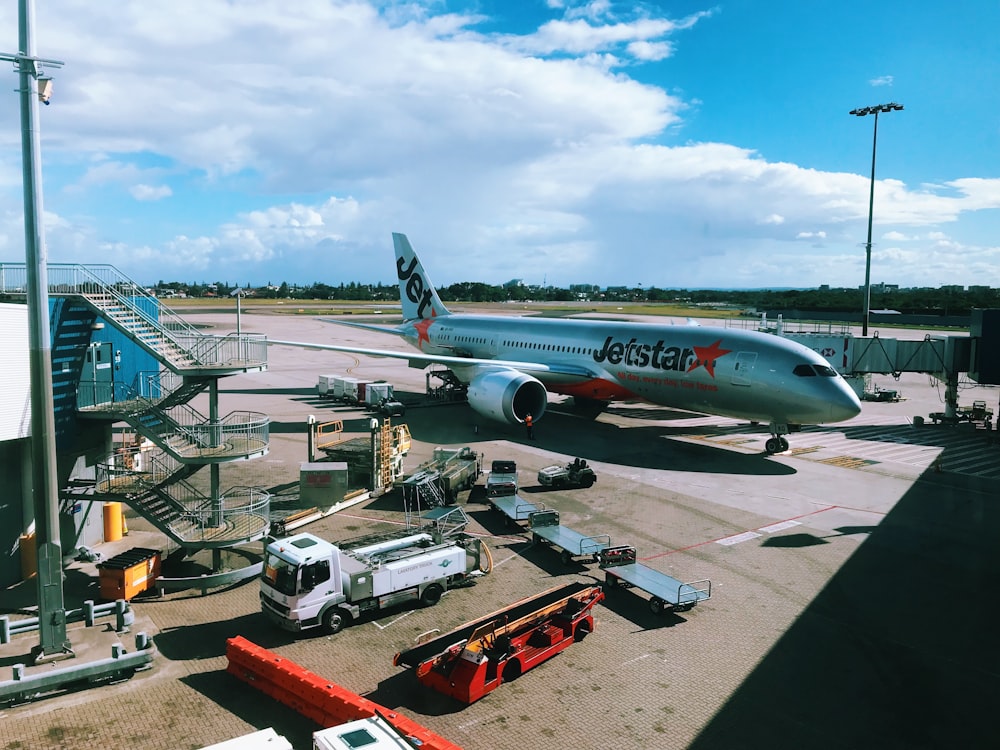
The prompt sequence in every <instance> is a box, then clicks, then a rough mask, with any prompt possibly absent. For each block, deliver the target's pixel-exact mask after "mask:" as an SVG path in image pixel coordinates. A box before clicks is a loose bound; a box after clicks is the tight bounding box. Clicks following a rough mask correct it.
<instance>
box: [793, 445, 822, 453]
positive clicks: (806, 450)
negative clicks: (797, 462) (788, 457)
mask: <svg viewBox="0 0 1000 750" xmlns="http://www.w3.org/2000/svg"><path fill="white" fill-rule="evenodd" d="M819 449H820V446H818V445H811V446H809V447H808V448H792V450H791V454H792V455H793V456H801V455H803V454H805V453H815V452H816V451H818V450H819Z"/></svg>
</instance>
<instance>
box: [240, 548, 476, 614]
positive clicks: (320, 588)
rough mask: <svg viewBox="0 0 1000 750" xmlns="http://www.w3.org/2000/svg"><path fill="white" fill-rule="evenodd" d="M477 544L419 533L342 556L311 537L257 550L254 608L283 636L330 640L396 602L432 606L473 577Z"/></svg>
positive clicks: (352, 550) (335, 549)
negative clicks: (318, 632)
mask: <svg viewBox="0 0 1000 750" xmlns="http://www.w3.org/2000/svg"><path fill="white" fill-rule="evenodd" d="M481 552H482V545H481V543H480V541H479V539H477V538H474V537H469V536H466V535H464V534H458V535H456V536H454V537H449V538H447V539H443V538H441V536H440V535H439V534H434V533H430V532H421V533H418V534H410V535H408V536H404V537H398V538H395V539H388V540H384V541H378V542H375V543H373V544H367V545H364V546H358V547H352V548H349V549H342V548H340V547H338V546H337V545H335V544H332V543H331V542H328V541H326V540H325V539H320V538H319V537H318V536H314V535H313V534H308V533H303V534H296V535H294V536H290V537H287V538H285V539H278V540H275V541H273V542H271V543H270V544H268V545H267V547H266V548H265V549H264V569H263V571H262V572H261V578H260V604H261V609H262V611H263V612H264V614H265V615H266V616H267V617H268V618H269V619H270V620H271V621H272V622H274V623H276V624H277V625H279V626H281V627H282V628H284V629H285V630H290V631H293V632H298V631H300V630H309V629H312V628H318V627H322V628H323V629H324V630H326V632H328V633H331V634H332V633H336V632H338V631H339V630H341V629H342V628H344V627H345V626H346V625H349V624H350V623H351V622H352V621H354V620H356V619H359V618H360V617H361V616H362V615H363V614H365V613H368V612H373V611H378V610H380V609H385V608H386V607H389V606H391V605H394V604H399V603H402V602H409V601H418V602H420V603H421V604H423V605H424V606H431V605H434V604H437V603H438V601H439V600H440V599H441V595H442V594H443V593H444V592H445V590H446V589H448V588H449V587H452V586H455V585H457V584H459V583H468V582H471V581H472V580H474V576H475V575H478V571H480V554H481Z"/></svg>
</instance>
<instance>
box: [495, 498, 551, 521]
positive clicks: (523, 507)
mask: <svg viewBox="0 0 1000 750" xmlns="http://www.w3.org/2000/svg"><path fill="white" fill-rule="evenodd" d="M489 503H490V505H492V506H493V508H494V509H496V510H498V511H500V512H501V513H503V514H504V515H505V516H506V517H507V523H522V522H524V521H527V520H528V516H530V515H531V514H532V513H536V512H538V511H540V510H545V504H544V503H530V502H528V501H527V500H525V499H524V498H523V497H521V496H520V495H499V496H497V497H491V498H489Z"/></svg>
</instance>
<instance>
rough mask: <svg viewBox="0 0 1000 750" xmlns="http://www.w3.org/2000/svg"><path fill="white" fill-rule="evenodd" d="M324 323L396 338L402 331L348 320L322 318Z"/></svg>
mask: <svg viewBox="0 0 1000 750" xmlns="http://www.w3.org/2000/svg"><path fill="white" fill-rule="evenodd" d="M320 320H322V321H323V322H324V323H333V324H334V325H338V326H349V327H351V328H363V329H364V330H366V331H378V332H379V333H391V334H393V335H394V336H399V335H400V331H399V329H398V328H393V327H391V326H380V325H375V324H374V323H358V322H356V321H346V320H330V319H329V318H320Z"/></svg>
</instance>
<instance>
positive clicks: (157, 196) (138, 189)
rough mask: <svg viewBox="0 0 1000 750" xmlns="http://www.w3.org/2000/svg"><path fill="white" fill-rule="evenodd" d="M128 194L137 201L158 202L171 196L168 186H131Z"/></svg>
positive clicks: (171, 192)
mask: <svg viewBox="0 0 1000 750" xmlns="http://www.w3.org/2000/svg"><path fill="white" fill-rule="evenodd" d="M129 192H130V193H131V194H132V197H133V198H135V199H136V200H137V201H158V200H161V199H163V198H169V197H170V196H171V195H173V191H172V190H171V189H170V186H169V185H142V184H140V185H133V186H132V187H130V188H129Z"/></svg>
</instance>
